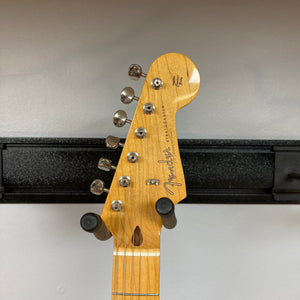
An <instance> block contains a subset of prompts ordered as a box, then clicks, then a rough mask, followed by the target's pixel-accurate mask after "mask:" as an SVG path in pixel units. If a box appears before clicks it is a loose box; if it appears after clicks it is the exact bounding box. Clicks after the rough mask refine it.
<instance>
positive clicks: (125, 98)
mask: <svg viewBox="0 0 300 300" xmlns="http://www.w3.org/2000/svg"><path fill="white" fill-rule="evenodd" d="M132 100H136V101H139V97H136V96H135V95H134V89H133V88H131V87H129V86H127V87H126V88H124V89H123V90H122V92H121V101H122V102H123V103H124V104H129V103H131V102H132Z"/></svg>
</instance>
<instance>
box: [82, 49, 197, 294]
mask: <svg viewBox="0 0 300 300" xmlns="http://www.w3.org/2000/svg"><path fill="white" fill-rule="evenodd" d="M128 74H129V76H130V77H132V78H135V79H138V78H140V77H145V83H144V86H143V89H142V93H141V95H140V97H139V98H138V97H136V96H135V94H134V91H133V89H132V88H128V87H127V88H125V89H123V90H122V92H121V101H122V102H123V103H125V104H129V103H131V102H132V101H133V100H136V101H137V108H136V112H135V115H134V117H133V120H132V121H131V120H129V119H127V115H126V113H125V112H124V111H122V110H120V111H117V112H116V113H115V114H114V117H113V123H114V124H115V125H116V126H118V127H121V126H124V125H125V124H126V123H128V124H130V129H129V133H128V136H127V139H126V141H125V144H121V143H120V140H119V139H118V138H116V137H112V136H109V137H108V138H107V140H106V144H107V146H108V147H111V148H117V147H118V146H122V147H123V150H122V153H121V156H120V160H119V162H118V165H117V166H113V165H112V162H111V161H110V160H109V159H106V158H101V159H100V161H99V165H98V166H99V168H100V169H102V170H105V171H109V170H111V169H113V170H115V175H114V177H113V180H112V183H111V186H110V189H109V191H108V190H107V189H105V188H104V183H103V182H102V181H101V180H100V179H96V180H94V181H93V183H92V184H91V191H92V193H94V194H96V195H100V194H101V193H102V192H104V191H106V192H108V196H107V198H106V201H105V205H104V208H103V211H102V214H101V217H100V216H98V215H96V214H92V213H88V214H86V215H84V216H83V217H82V219H81V225H82V227H83V229H85V230H86V231H89V232H93V233H94V234H95V236H96V237H98V238H99V239H101V240H105V239H107V238H109V237H110V236H113V238H114V260H113V286H112V299H114V300H118V299H124V297H126V298H125V299H129V297H132V296H139V297H140V298H142V299H143V298H145V299H149V296H150V299H159V262H160V261H159V256H160V231H161V227H162V225H164V226H165V227H166V228H173V227H174V226H175V225H176V217H175V213H174V205H176V204H177V203H178V202H179V201H181V200H183V199H184V198H185V197H186V186H185V180H184V173H183V169H182V165H181V159H180V154H179V148H178V141H177V134H176V120H175V119H176V113H177V111H178V110H179V109H180V108H181V107H183V106H185V105H187V104H189V103H190V102H191V101H192V100H193V99H194V97H195V96H196V95H197V93H198V91H199V88H200V74H199V72H198V70H197V68H196V66H195V65H194V63H193V62H192V61H191V60H190V59H189V58H187V57H186V56H184V55H182V54H178V53H167V54H165V55H162V56H160V57H159V58H157V59H156V60H155V61H154V62H153V63H152V65H151V67H150V69H149V71H148V74H147V75H146V74H144V73H143V72H142V68H141V67H140V66H138V65H131V66H130V68H129V72H128ZM151 297H152V298H151Z"/></svg>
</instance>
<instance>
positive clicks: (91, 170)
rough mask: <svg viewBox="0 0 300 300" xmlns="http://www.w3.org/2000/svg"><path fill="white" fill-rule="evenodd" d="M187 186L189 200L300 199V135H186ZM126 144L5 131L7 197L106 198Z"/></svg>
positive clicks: (0, 164)
mask: <svg viewBox="0 0 300 300" xmlns="http://www.w3.org/2000/svg"><path fill="white" fill-rule="evenodd" d="M179 148H180V154H181V158H182V165H183V169H184V172H185V178H186V185H187V195H188V196H187V198H186V199H185V200H183V201H182V202H183V203H228V204H230V203H244V204H300V140H193V139H182V140H179ZM120 154H121V150H120V149H118V150H112V149H107V148H106V147H105V141H104V139H79V138H0V203H103V202H104V201H105V195H104V194H103V195H101V196H95V195H92V194H91V193H90V191H89V186H90V183H91V182H92V181H93V180H94V179H96V178H99V179H102V180H103V181H105V184H106V186H107V187H109V185H110V182H111V180H112V177H113V172H103V171H100V170H99V169H98V168H97V163H98V160H99V158H100V157H107V158H109V159H111V160H112V161H113V163H114V164H117V162H118V159H119V156H120Z"/></svg>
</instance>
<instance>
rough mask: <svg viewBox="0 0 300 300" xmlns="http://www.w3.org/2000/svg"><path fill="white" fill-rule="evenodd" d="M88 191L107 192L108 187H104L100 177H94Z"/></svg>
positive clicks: (95, 193)
mask: <svg viewBox="0 0 300 300" xmlns="http://www.w3.org/2000/svg"><path fill="white" fill-rule="evenodd" d="M90 191H91V192H92V193H93V194H94V195H97V196H99V195H101V194H102V193H103V192H106V193H108V192H109V189H107V188H105V187H104V182H103V181H102V180H100V179H95V180H94V181H93V182H92V183H91V186H90Z"/></svg>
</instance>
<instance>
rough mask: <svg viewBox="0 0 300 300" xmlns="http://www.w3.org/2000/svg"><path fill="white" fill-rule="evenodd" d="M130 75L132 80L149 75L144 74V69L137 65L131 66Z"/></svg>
mask: <svg viewBox="0 0 300 300" xmlns="http://www.w3.org/2000/svg"><path fill="white" fill-rule="evenodd" d="M128 75H129V77H130V78H132V79H139V78H140V77H146V76H147V74H145V73H143V70H142V67H141V66H140V65H137V64H132V65H130V67H129V70H128Z"/></svg>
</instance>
